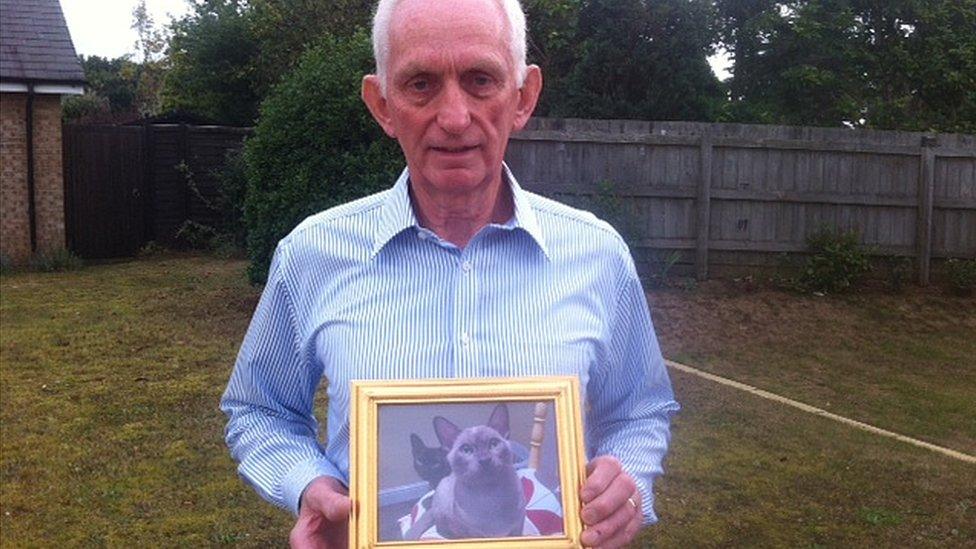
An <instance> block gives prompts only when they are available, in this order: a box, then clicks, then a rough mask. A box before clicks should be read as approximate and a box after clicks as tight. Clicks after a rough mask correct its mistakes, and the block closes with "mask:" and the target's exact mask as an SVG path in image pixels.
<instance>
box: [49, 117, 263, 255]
mask: <svg viewBox="0 0 976 549" xmlns="http://www.w3.org/2000/svg"><path fill="white" fill-rule="evenodd" d="M250 131H251V130H250V129H247V128H230V127H223V126H191V125H186V124H167V125H146V126H90V125H65V127H64V132H63V149H64V181H65V219H66V231H67V237H68V238H67V240H68V247H69V249H71V250H72V251H74V252H75V253H77V254H79V255H80V256H82V257H87V258H106V257H124V256H128V255H132V254H134V253H135V252H137V251H138V250H139V249H140V248H141V247H142V246H143V245H144V244H145V243H146V242H148V241H150V240H155V241H157V242H160V243H163V244H173V243H175V242H176V241H177V233H178V231H179V230H180V228H181V227H182V226H183V225H184V223H185V222H186V221H188V220H189V221H195V222H197V223H200V224H202V225H211V226H212V225H214V224H215V223H216V222H217V220H218V219H217V218H218V212H216V211H214V210H213V209H212V207H211V205H212V204H213V203H214V200H215V199H216V198H217V196H218V195H219V188H218V180H217V177H216V174H217V173H219V172H220V170H221V169H222V168H223V166H224V161H225V155H226V154H227V152H228V151H230V150H233V149H239V148H240V147H241V144H242V143H243V140H244V138H245V137H246V136H247V135H248V134H249V133H250ZM191 181H192V184H191V183H190V182H191Z"/></svg>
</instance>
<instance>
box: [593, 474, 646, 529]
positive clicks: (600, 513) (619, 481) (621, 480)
mask: <svg viewBox="0 0 976 549" xmlns="http://www.w3.org/2000/svg"><path fill="white" fill-rule="evenodd" d="M636 490H637V485H636V484H635V483H634V480H633V479H632V478H630V475H617V476H616V477H614V479H613V481H612V482H611V483H610V486H607V489H606V490H604V491H603V493H601V494H600V495H598V496H597V497H596V498H594V499H592V500H590V502H589V503H586V504H585V505H583V511H582V514H581V516H582V518H583V522H584V523H586V524H597V523H599V522H601V521H603V520H604V519H606V518H607V517H610V516H611V515H613V514H614V513H615V512H616V511H617V510H618V509H620V508H622V507H624V506H625V505H626V506H627V507H629V508H630V509H633V508H634V506H633V505H631V504H630V502H629V501H627V498H629V497H631V496H633V494H634V492H635V491H636ZM627 516H630V515H629V514H628V515H627Z"/></svg>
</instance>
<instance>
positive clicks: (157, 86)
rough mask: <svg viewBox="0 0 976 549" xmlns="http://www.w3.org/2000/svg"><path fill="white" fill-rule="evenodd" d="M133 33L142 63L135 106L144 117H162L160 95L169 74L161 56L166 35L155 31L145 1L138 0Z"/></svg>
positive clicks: (134, 11) (133, 21)
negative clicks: (135, 36)
mask: <svg viewBox="0 0 976 549" xmlns="http://www.w3.org/2000/svg"><path fill="white" fill-rule="evenodd" d="M132 29H133V30H135V31H136V35H137V36H138V38H137V39H136V43H135V48H136V51H137V52H138V53H139V54H140V55H141V56H142V62H141V63H140V64H138V65H136V66H135V67H136V81H137V85H136V106H137V108H138V110H139V113H140V114H141V115H142V116H152V115H155V114H158V113H159V110H160V105H161V97H160V92H161V88H162V82H163V74H164V73H165V72H166V67H165V62H166V60H165V59H164V58H162V57H161V56H162V53H163V50H164V49H165V47H166V34H165V32H163V31H162V30H161V29H158V28H156V23H155V21H153V18H152V15H150V13H149V10H147V9H146V0H139V3H138V4H137V5H136V7H135V8H134V9H133V10H132Z"/></svg>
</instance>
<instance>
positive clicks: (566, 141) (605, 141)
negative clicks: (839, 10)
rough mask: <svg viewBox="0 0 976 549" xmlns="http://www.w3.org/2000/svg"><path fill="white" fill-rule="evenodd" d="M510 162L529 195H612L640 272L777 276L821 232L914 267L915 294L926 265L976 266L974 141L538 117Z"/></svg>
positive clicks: (587, 202) (588, 201) (516, 141)
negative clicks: (846, 234)
mask: <svg viewBox="0 0 976 549" xmlns="http://www.w3.org/2000/svg"><path fill="white" fill-rule="evenodd" d="M506 159H507V161H508V163H509V165H510V166H511V167H512V169H513V171H514V173H515V174H516V176H518V177H519V179H520V181H522V182H523V184H524V185H525V186H526V187H528V188H529V189H531V190H535V191H537V192H540V193H543V194H546V195H550V196H553V197H557V198H561V199H563V200H565V201H567V202H570V203H573V204H577V205H582V206H584V207H586V206H594V205H595V204H596V203H598V202H600V200H603V199H602V198H600V197H601V196H603V197H605V195H607V193H609V192H612V193H616V194H618V195H619V196H620V197H621V198H620V199H619V200H620V202H621V203H622V204H624V205H625V207H624V208H623V210H624V211H625V212H626V213H625V214H624V215H622V216H617V217H618V219H617V220H616V221H617V223H618V224H622V225H625V226H626V227H624V228H629V229H633V234H630V235H625V236H630V238H629V239H628V240H630V241H631V243H632V244H633V245H634V248H635V249H634V250H633V251H634V255H635V259H636V260H637V263H638V265H639V266H641V265H643V266H645V267H647V266H650V265H653V264H654V263H655V261H658V260H659V259H660V257H662V256H664V255H666V254H667V253H669V252H670V251H672V250H678V251H680V252H681V254H682V255H681V257H682V261H686V262H688V263H689V265H687V266H688V267H690V266H691V265H690V264H691V263H692V262H693V263H694V264H695V265H694V267H695V270H696V271H697V273H698V275H699V277H701V278H704V277H706V276H707V274H708V272H709V270H710V269H718V270H727V268H733V267H741V266H753V265H775V264H776V263H777V262H778V261H779V256H780V254H781V253H783V252H802V251H804V250H805V248H806V245H805V240H806V237H807V235H809V234H810V233H811V232H813V231H815V230H816V229H818V228H819V227H820V226H822V225H829V226H832V227H836V228H839V229H842V230H851V229H853V230H855V231H857V232H858V234H859V235H860V236H861V239H862V242H863V243H864V244H867V245H870V246H872V247H873V248H874V249H875V250H876V251H877V252H878V253H880V254H890V255H902V256H913V257H915V258H916V260H917V264H918V274H919V279H920V280H921V281H923V283H924V282H927V280H928V269H929V264H930V262H931V260H932V258H933V257H934V258H945V257H974V256H976V136H971V135H957V134H937V135H935V134H923V133H918V132H889V131H863V130H861V131H851V130H845V129H837V128H809V127H787V126H759V125H745V124H706V123H688V122H633V121H616V120H568V119H567V120H563V119H534V120H532V121H530V123H529V125H528V127H527V128H526V130H524V131H523V132H521V133H519V134H516V135H514V136H513V138H512V142H511V143H510V145H509V148H508V153H507V156H506ZM622 229H623V228H622ZM621 232H627V231H625V230H622V231H621ZM689 250H694V253H693V254H689V253H688V251H689ZM644 274H647V273H646V272H645V273H644Z"/></svg>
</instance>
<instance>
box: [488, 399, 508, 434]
mask: <svg viewBox="0 0 976 549" xmlns="http://www.w3.org/2000/svg"><path fill="white" fill-rule="evenodd" d="M488 426H489V427H491V428H492V429H494V430H496V431H498V434H500V435H501V436H503V437H505V438H508V406H505V404H499V405H497V406H495V409H494V410H492V411H491V417H490V418H489V419H488Z"/></svg>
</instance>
